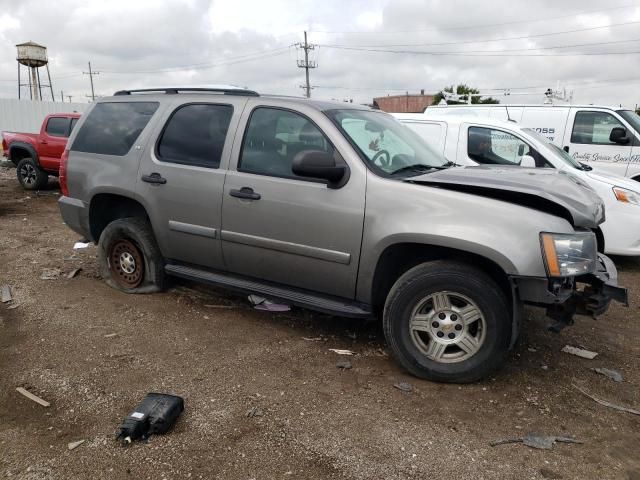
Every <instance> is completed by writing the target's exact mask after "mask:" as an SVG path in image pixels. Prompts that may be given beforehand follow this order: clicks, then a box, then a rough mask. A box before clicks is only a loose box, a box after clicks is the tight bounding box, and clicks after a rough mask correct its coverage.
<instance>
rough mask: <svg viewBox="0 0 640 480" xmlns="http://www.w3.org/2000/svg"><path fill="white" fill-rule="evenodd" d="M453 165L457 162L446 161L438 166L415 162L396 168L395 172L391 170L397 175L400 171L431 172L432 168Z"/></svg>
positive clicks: (440, 168) (445, 167) (443, 168)
mask: <svg viewBox="0 0 640 480" xmlns="http://www.w3.org/2000/svg"><path fill="white" fill-rule="evenodd" d="M453 165H455V164H454V163H451V162H448V163H445V164H444V165H437V166H429V165H425V164H423V163H415V164H413V165H407V166H405V167H400V168H399V169H397V170H394V171H393V172H391V175H397V174H399V173H406V172H418V173H424V172H430V171H432V170H446V169H447V168H450V167H451V166H453Z"/></svg>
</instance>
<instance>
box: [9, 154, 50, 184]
mask: <svg viewBox="0 0 640 480" xmlns="http://www.w3.org/2000/svg"><path fill="white" fill-rule="evenodd" d="M16 174H17V176H18V182H20V185H22V188H24V189H25V190H41V189H43V188H44V187H46V186H47V183H48V182H49V174H48V173H47V172H45V171H44V170H42V169H41V168H40V166H39V165H38V164H37V163H36V162H35V160H34V159H33V158H30V157H26V158H23V159H22V160H20V161H19V162H18V165H17V166H16Z"/></svg>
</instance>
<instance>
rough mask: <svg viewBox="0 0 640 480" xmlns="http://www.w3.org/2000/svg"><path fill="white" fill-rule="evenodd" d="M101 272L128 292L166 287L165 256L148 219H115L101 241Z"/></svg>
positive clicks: (156, 289) (109, 283)
mask: <svg viewBox="0 0 640 480" xmlns="http://www.w3.org/2000/svg"><path fill="white" fill-rule="evenodd" d="M98 262H99V264H100V274H101V276H102V278H103V279H104V280H105V282H106V283H107V284H108V285H109V286H111V287H113V288H115V289H116V290H120V291H121V292H125V293H153V292H159V291H162V290H163V289H164V288H165V286H166V275H165V272H164V259H163V257H162V254H161V253H160V248H159V247H158V244H157V242H156V239H155V236H154V234H153V230H152V229H151V225H150V224H149V222H148V221H147V220H146V219H143V218H138V217H131V218H121V219H119V220H114V221H113V222H111V223H110V224H109V225H107V226H106V228H105V229H104V230H103V231H102V235H100V241H99V243H98Z"/></svg>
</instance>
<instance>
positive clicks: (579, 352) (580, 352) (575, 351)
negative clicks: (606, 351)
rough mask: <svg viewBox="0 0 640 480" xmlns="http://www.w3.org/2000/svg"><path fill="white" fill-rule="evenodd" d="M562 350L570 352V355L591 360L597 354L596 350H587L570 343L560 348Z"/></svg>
mask: <svg viewBox="0 0 640 480" xmlns="http://www.w3.org/2000/svg"><path fill="white" fill-rule="evenodd" d="M562 351H563V352H564V353H570V354H571V355H576V356H578V357H582V358H586V359H587V360H593V359H594V358H596V356H597V355H598V354H597V353H596V352H590V351H589V350H585V349H584V348H577V347H572V346H571V345H565V346H564V347H563V348H562Z"/></svg>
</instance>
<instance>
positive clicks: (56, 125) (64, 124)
mask: <svg viewBox="0 0 640 480" xmlns="http://www.w3.org/2000/svg"><path fill="white" fill-rule="evenodd" d="M46 131H47V135H51V136H52V137H68V136H69V119H68V118H65V117H51V118H50V119H49V120H48V121H47V128H46Z"/></svg>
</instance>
